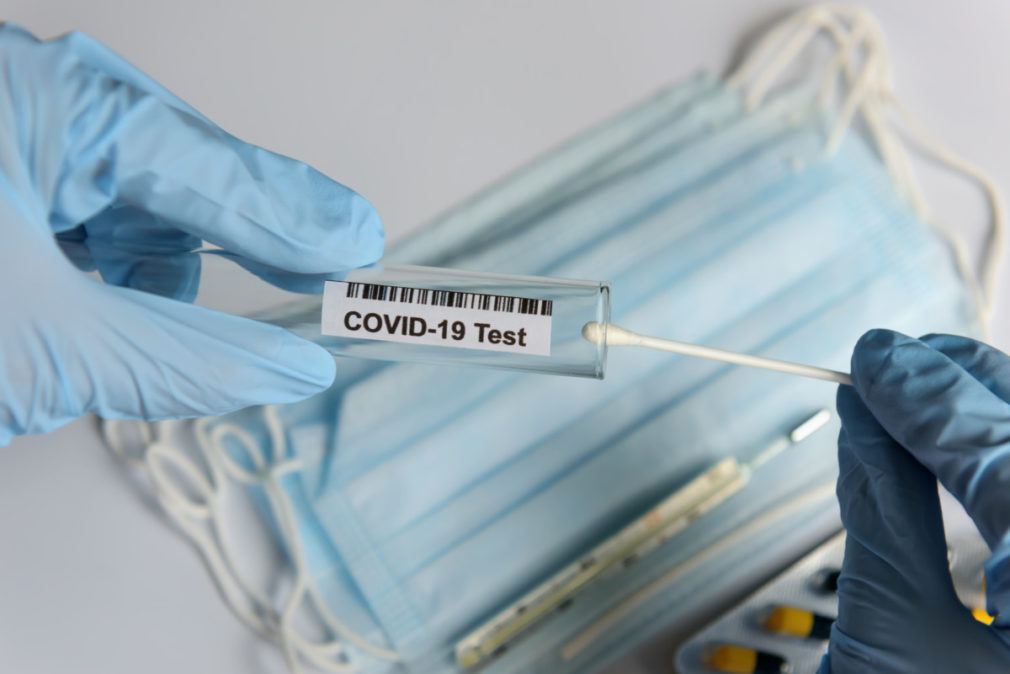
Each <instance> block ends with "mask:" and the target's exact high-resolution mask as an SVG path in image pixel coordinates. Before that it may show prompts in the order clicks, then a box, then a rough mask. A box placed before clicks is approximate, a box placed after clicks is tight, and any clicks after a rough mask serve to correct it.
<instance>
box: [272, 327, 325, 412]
mask: <svg viewBox="0 0 1010 674" xmlns="http://www.w3.org/2000/svg"><path fill="white" fill-rule="evenodd" d="M277 362H278V364H279V365H282V366H284V367H286V368H287V369H288V370H289V372H290V373H291V376H292V379H295V380H296V381H297V382H298V383H300V384H301V386H298V385H297V384H296V385H295V386H294V387H293V388H292V389H291V390H290V391H289V392H290V393H291V394H294V395H302V396H304V397H308V396H310V395H313V394H315V393H319V392H321V391H325V390H326V389H327V388H329V387H330V385H331V384H332V383H333V379H334V377H336V375H337V364H336V361H335V360H334V359H333V356H331V355H330V354H329V353H328V352H327V351H326V349H324V348H322V347H321V346H318V345H316V344H313V343H312V342H310V341H308V340H305V339H302V338H300V337H296V336H294V335H287V336H286V337H285V338H284V339H282V341H281V345H280V348H279V349H278V351H277Z"/></svg>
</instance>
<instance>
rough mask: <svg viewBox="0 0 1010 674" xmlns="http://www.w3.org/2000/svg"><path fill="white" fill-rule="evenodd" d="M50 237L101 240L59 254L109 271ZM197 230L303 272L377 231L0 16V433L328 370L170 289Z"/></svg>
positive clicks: (249, 394)
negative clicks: (173, 261)
mask: <svg viewBox="0 0 1010 674" xmlns="http://www.w3.org/2000/svg"><path fill="white" fill-rule="evenodd" d="M56 235H58V236H59V237H60V238H61V239H63V238H67V239H74V238H76V239H77V240H78V241H80V240H82V239H83V240H84V241H85V242H86V243H88V244H90V243H92V242H96V243H99V244H103V245H102V246H96V247H95V249H96V250H101V249H103V246H104V249H105V250H111V251H113V252H112V254H108V253H104V254H102V255H100V256H99V255H95V256H94V257H95V259H89V260H77V259H75V262H76V263H78V264H80V265H91V266H92V267H97V269H98V271H99V272H101V273H102V276H103V278H105V280H106V281H109V283H102V282H99V281H97V280H93V279H92V278H89V277H87V276H85V275H84V274H82V273H81V272H80V271H79V270H78V269H77V268H75V266H74V264H72V263H71V262H70V261H69V260H68V258H67V256H65V255H64V253H63V252H62V251H61V249H60V247H59V246H58V245H57V243H56V241H55V239H54V236H56ZM201 239H205V240H207V241H209V242H211V243H213V244H217V245H219V246H221V247H222V248H225V249H227V250H229V251H233V252H235V253H239V254H241V255H244V256H246V257H248V258H250V259H252V260H253V261H256V262H260V263H264V264H268V265H272V266H274V267H278V268H282V269H286V270H289V271H295V272H311V273H317V272H318V273H328V272H339V271H342V270H345V269H349V268H353V267H357V266H361V265H365V264H370V263H372V262H374V261H375V260H376V259H378V257H379V256H380V254H381V253H382V247H383V233H382V227H381V225H380V223H379V219H378V217H377V215H376V213H375V211H374V210H373V208H372V207H371V205H370V204H369V203H368V202H367V201H365V200H364V199H363V198H361V197H359V196H358V195H357V194H355V193H354V192H352V191H351V190H349V189H347V188H345V187H343V186H341V185H339V184H337V183H335V182H333V181H332V180H329V179H328V178H326V177H325V176H323V175H322V174H320V173H319V172H317V171H315V170H313V169H311V168H309V167H308V166H305V165H304V164H301V163H299V162H296V161H294V160H292V159H288V158H286V157H281V156H279V155H276V154H273V153H270V152H267V151H266V150H263V149H260V148H257V147H253V146H251V145H247V144H245V143H242V142H241V141H239V140H237V139H236V138H234V137H232V136H230V135H228V134H227V133H225V132H223V131H221V130H220V129H219V128H217V127H216V126H215V125H214V124H212V123H211V122H209V121H208V120H207V119H205V118H204V117H203V116H201V115H200V114H199V113H197V112H196V111H195V110H193V109H192V108H190V107H189V106H187V105H186V104H185V103H183V102H182V101H180V100H178V99H177V98H176V97H174V96H173V95H172V94H170V93H169V92H168V91H166V90H165V89H163V88H162V87H160V86H159V85H157V84H156V83H155V82H153V81H152V80H151V79H150V78H148V77H147V76H145V75H144V74H143V73H141V72H140V71H138V70H137V69H135V68H133V67H132V66H131V65H130V64H128V63H126V62H125V61H123V60H122V59H121V58H119V57H117V56H116V55H115V54H113V53H111V52H110V51H109V50H107V49H105V48H104V47H102V46H101V45H100V44H98V43H96V42H95V41H94V40H91V39H90V38H88V37H87V36H84V35H81V34H71V35H68V36H65V37H63V38H60V39H57V40H54V41H51V42H40V41H38V40H36V39H35V38H34V37H32V36H31V35H30V34H29V33H27V32H25V31H24V30H22V29H20V28H18V27H16V26H13V25H10V24H6V25H0V445H4V444H7V443H8V442H9V441H10V439H11V437H12V436H13V435H16V434H20V433H38V432H44V431H47V430H49V429H52V428H54V427H56V426H59V425H60V424H62V423H65V422H67V421H69V420H71V419H73V418H75V417H77V416H79V415H81V414H83V413H85V412H89V411H93V412H97V413H99V414H101V415H103V416H105V417H109V418H129V417H139V418H145V419H163V418H172V417H183V416H195V415H209V414H220V413H224V412H229V411H232V410H235V409H239V408H242V407H246V406H249V405H254V404H262V403H284V402H290V401H294V400H298V399H301V398H304V397H306V396H308V395H311V394H313V393H315V392H318V391H320V390H322V389H324V388H326V386H327V385H329V384H330V383H331V382H332V380H333V376H334V362H333V358H332V357H331V356H330V355H328V354H327V353H326V352H325V351H324V350H323V349H321V348H319V347H318V346H316V345H314V344H311V343H309V342H307V341H304V340H302V339H299V338H297V337H295V336H294V335H293V334H291V333H289V332H287V331H285V330H282V329H280V328H277V327H273V326H270V325H265V324H262V323H257V322H254V321H250V320H246V319H242V318H237V317H234V316H229V315H225V314H221V313H216V312H212V311H209V310H206V309H202V308H199V307H196V306H193V305H191V304H188V303H186V302H185V301H184V300H187V299H191V298H192V295H193V293H194V290H195V289H194V288H192V287H191V284H192V280H193V279H192V272H193V265H198V264H199V262H198V261H197V260H196V259H195V256H194V255H192V254H190V255H188V256H187V255H186V254H185V252H186V251H190V250H192V249H193V248H195V247H196V246H198V245H199V244H200V240H201ZM86 248H87V247H86ZM145 252H160V253H165V252H169V253H175V252H178V253H180V256H179V260H180V261H179V262H178V268H177V269H174V270H173V273H172V274H166V273H164V272H165V270H164V269H149V268H147V269H146V268H145V266H144V265H145V264H146V263H145V262H143V261H142V260H143V254H144V253H145ZM134 255H136V256H137V261H136V262H134V263H131V262H130V260H131V256H134ZM145 272H152V273H150V274H147V273H145ZM166 279H167V280H166ZM113 284H116V285H113ZM142 290H149V291H152V292H143V291H142Z"/></svg>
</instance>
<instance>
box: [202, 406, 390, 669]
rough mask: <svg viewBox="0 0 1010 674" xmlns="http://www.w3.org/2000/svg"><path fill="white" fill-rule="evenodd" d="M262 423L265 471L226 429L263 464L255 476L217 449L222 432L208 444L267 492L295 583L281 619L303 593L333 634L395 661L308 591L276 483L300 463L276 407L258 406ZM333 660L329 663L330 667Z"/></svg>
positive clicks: (320, 647)
mask: <svg viewBox="0 0 1010 674" xmlns="http://www.w3.org/2000/svg"><path fill="white" fill-rule="evenodd" d="M262 410H263V416H264V422H265V424H266V426H267V429H268V433H269V435H270V438H271V443H272V445H273V447H272V456H273V457H274V460H275V463H274V465H273V466H272V467H271V468H270V469H269V470H267V469H266V467H265V460H264V459H263V457H262V454H259V453H258V451H256V452H253V451H251V450H250V447H251V446H254V445H255V443H254V442H253V440H252V438H251V437H250V436H249V435H248V434H246V433H244V432H243V431H242V430H241V429H239V428H237V427H234V426H232V427H231V429H230V430H237V431H239V433H240V434H241V437H239V436H238V435H236V439H238V440H239V442H241V443H242V444H243V445H245V447H246V449H247V451H250V455H251V456H252V457H254V458H253V461H254V463H256V464H257V467H258V468H260V467H263V469H262V470H261V471H260V474H259V475H253V474H251V473H249V472H248V471H246V470H245V469H244V468H242V467H241V466H239V465H237V464H235V463H234V462H233V461H232V460H231V458H230V457H229V456H228V455H227V453H226V452H224V451H223V450H222V449H221V448H220V438H221V437H223V435H224V431H222V432H221V435H218V436H217V437H216V440H217V442H211V443H209V446H210V448H211V451H212V452H213V455H214V456H215V457H216V459H217V460H218V461H220V462H221V463H222V464H223V466H224V468H225V470H226V471H227V472H228V473H229V474H230V475H231V476H232V477H233V478H234V479H236V480H237V481H240V482H245V483H251V482H261V483H262V485H263V487H264V491H265V493H266V495H267V498H268V501H269V503H270V506H271V510H272V512H273V513H274V516H275V517H276V518H277V522H278V526H279V528H280V532H281V536H282V537H283V538H284V543H285V545H286V548H287V550H288V551H289V553H290V555H291V561H292V564H293V565H294V567H295V570H296V583H295V589H294V590H293V592H292V596H291V597H290V599H289V601H288V603H287V604H286V606H285V609H284V612H283V613H282V621H283V619H284V617H285V616H287V621H288V622H289V623H290V621H291V620H292V619H293V616H294V611H295V609H296V608H297V606H298V605H299V603H300V602H301V600H302V599H303V598H304V596H306V595H307V596H309V597H310V598H311V599H312V603H313V608H314V609H315V610H316V612H317V613H318V614H319V616H320V617H321V618H322V619H323V622H324V623H326V625H327V626H328V627H329V628H330V629H331V630H333V632H334V633H336V634H338V635H340V636H341V637H343V638H345V639H347V640H348V641H350V642H351V643H353V644H355V645H356V646H358V647H359V648H361V649H362V650H363V651H365V652H368V653H370V654H372V655H375V656H376V657H380V658H383V659H386V660H399V659H400V656H399V654H398V653H396V652H395V651H393V650H390V649H387V648H383V647H381V646H377V645H376V644H373V643H371V642H370V641H368V640H367V639H364V638H363V637H362V636H361V635H359V634H358V633H357V632H355V631H354V630H352V629H350V628H349V627H347V626H346V625H345V624H343V623H342V622H341V621H340V620H338V619H337V618H336V617H334V616H333V615H332V614H331V613H330V612H329V610H328V609H326V607H325V605H323V603H322V602H320V601H318V599H317V598H316V597H315V594H314V593H313V592H312V591H311V588H310V587H309V585H308V582H307V578H308V565H307V563H306V562H305V559H304V553H303V549H302V546H301V539H300V536H299V534H298V528H297V518H296V517H295V515H294V511H293V507H292V505H291V501H290V498H289V497H288V495H287V493H286V492H285V491H284V489H283V486H282V485H281V484H280V481H279V478H281V477H282V476H283V475H284V474H286V473H288V472H291V471H294V470H299V469H300V468H301V464H300V462H298V461H297V460H290V459H287V458H286V457H287V440H286V436H285V432H284V427H283V424H282V423H281V422H280V420H279V419H278V417H277V411H276V407H274V406H267V407H264V408H262ZM261 461H263V462H262V463H261ZM291 636H292V637H293V638H294V639H295V641H296V642H298V643H299V644H300V645H302V647H303V648H304V647H312V649H311V650H315V651H316V652H317V653H318V652H330V651H332V650H333V647H334V644H337V643H338V642H330V643H328V644H313V643H311V642H308V641H305V640H304V639H302V638H301V637H300V635H297V634H292V635H291ZM305 655H306V656H307V657H309V658H310V659H313V658H312V657H311V655H309V653H305ZM332 665H333V663H330V666H332Z"/></svg>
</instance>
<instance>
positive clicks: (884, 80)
mask: <svg viewBox="0 0 1010 674" xmlns="http://www.w3.org/2000/svg"><path fill="white" fill-rule="evenodd" d="M824 10H828V11H829V12H832V11H833V12H835V13H836V15H837V16H831V14H830V13H829V14H827V15H825V14H824V13H823V12H824ZM839 17H846V18H848V19H849V20H850V21H851V22H852V23H853V27H852V29H851V31H846V30H845V28H844V27H843V26H840V25H839V23H838V18H839ZM795 26H799V28H796V30H797V31H798V32H797V33H796V34H794V35H793V37H792V38H791V39H788V40H787V41H786V46H785V47H784V48H783V49H782V51H781V52H780V53H779V54H778V55H777V56H776V57H774V58H773V59H772V62H771V63H770V64H769V65H768V67H767V68H766V70H765V71H764V72H762V74H761V75H760V76H759V78H758V80H757V82H755V84H754V85H752V86H753V88H752V89H751V91H750V92H749V94H748V96H747V104H748V107H753V106H756V105H758V104H760V101H761V100H762V98H763V96H764V95H765V94H766V93H767V89H768V88H769V87H770V86H771V84H772V82H774V80H775V78H776V77H777V76H778V75H779V74H780V72H781V70H782V69H784V68H785V67H786V66H787V65H788V64H789V63H790V62H791V61H792V60H793V59H795V58H796V57H797V56H798V55H799V53H800V51H801V50H802V48H803V47H804V46H806V44H808V42H809V41H810V40H811V39H812V38H813V36H814V35H816V33H817V32H818V30H819V29H820V28H824V29H825V30H826V31H827V32H828V33H829V34H831V36H832V37H833V38H834V39H835V42H836V44H837V46H838V49H839V53H838V54H836V56H835V57H834V58H833V59H832V61H831V62H830V64H829V71H828V74H832V73H833V69H834V68H835V67H837V62H838V61H839V60H841V62H842V63H844V72H845V73H846V75H847V80H848V81H847V83H848V84H849V86H850V88H851V89H853V90H851V91H850V92H849V94H848V95H847V96H846V99H845V101H844V103H843V107H842V113H841V116H840V119H839V120H838V123H836V125H835V127H834V128H833V129H832V132H831V134H830V135H829V142H828V144H827V146H826V150H828V151H829V152H830V151H832V150H834V149H836V148H837V145H838V144H839V143H840V141H841V138H842V136H843V135H844V132H845V130H846V129H847V127H848V125H849V124H851V120H852V118H853V117H854V115H855V111H856V110H857V109H858V110H859V112H860V113H861V115H862V116H863V118H864V119H865V120H866V122H867V126H868V127H869V130H870V132H871V134H872V135H873V138H874V142H875V143H876V144H877V147H878V149H879V150H880V152H881V156H882V158H883V160H884V165H885V166H886V167H887V170H888V172H889V173H890V174H891V177H892V179H893V180H894V182H895V185H896V187H897V188H898V190H899V192H900V193H901V194H903V195H904V196H905V197H906V198H907V199H908V200H909V202H910V203H911V204H912V207H913V208H914V209H915V210H916V212H917V213H918V214H919V215H920V217H922V218H923V219H924V220H926V221H927V222H929V223H930V225H931V226H933V227H934V229H936V230H937V231H938V232H939V233H940V234H941V235H942V236H943V237H944V238H945V239H946V240H947V241H948V244H949V245H950V246H951V249H952V252H953V253H954V257H955V262H956V264H957V267H958V270H959V272H960V274H961V276H962V277H963V278H964V280H965V282H966V284H967V286H968V288H969V291H970V292H971V294H972V298H973V301H974V302H975V305H976V308H977V310H978V312H979V315H980V317H981V318H982V328H983V331H984V332H985V333H986V335H985V336H986V338H988V327H989V318H990V316H991V313H992V298H993V297H994V295H995V292H996V287H997V282H998V269H999V267H1000V265H1001V263H1002V258H1003V249H1002V245H1003V241H1004V236H1005V219H1004V218H1005V215H1004V208H1003V202H1002V198H1001V196H1000V194H999V191H998V189H997V188H996V186H995V184H994V183H993V181H992V180H991V179H990V178H989V177H988V176H987V175H985V173H984V172H982V171H980V170H979V169H977V168H976V167H974V166H973V165H971V164H969V163H968V162H965V161H964V160H962V159H960V158H958V157H957V156H955V155H954V154H953V153H951V152H950V151H948V150H947V149H946V148H945V147H944V146H943V145H942V144H941V143H939V142H938V141H937V140H936V139H935V138H934V137H932V136H931V135H930V134H928V132H926V131H925V129H923V127H922V125H921V124H920V123H919V122H918V121H917V120H916V119H915V118H914V117H913V116H912V115H911V113H910V112H909V111H908V110H907V108H905V107H904V106H903V105H901V104H900V102H898V100H897V98H896V97H895V96H894V94H893V89H892V87H891V84H890V67H889V59H888V58H887V55H886V48H885V45H884V39H883V31H882V30H881V29H880V27H879V24H878V23H877V22H876V20H875V19H874V18H873V16H872V15H871V14H869V13H868V12H867V11H866V10H864V9H862V8H859V7H851V6H845V5H827V6H824V7H815V8H812V9H810V10H802V11H801V12H799V13H798V14H797V15H795V16H793V17H790V18H789V19H786V20H785V21H783V22H782V24H781V25H780V26H777V27H776V28H773V29H772V30H771V31H770V32H769V34H768V36H766V37H765V38H764V39H762V41H761V42H760V43H759V45H758V47H757V48H756V49H755V51H754V53H752V55H751V56H749V57H748V58H747V59H746V60H745V61H744V63H743V65H742V66H741V67H740V68H739V69H738V70H737V71H736V72H735V73H734V74H733V75H731V77H730V78H729V79H728V80H727V84H728V85H729V86H732V87H737V86H742V82H743V81H744V80H745V79H746V78H747V77H748V76H749V75H750V74H751V71H753V70H754V69H755V68H756V67H757V64H758V63H760V62H761V61H763V60H765V59H766V58H767V56H768V54H769V53H770V52H771V50H772V48H773V47H774V46H775V44H776V43H778V42H781V40H782V36H783V35H785V34H786V33H787V32H788V30H789V29H790V28H794V27H795ZM867 32H868V34H867V35H866V36H865V37H864V35H863V34H864V33H867ZM857 39H858V40H859V41H860V42H863V43H865V50H866V54H865V57H864V64H863V69H862V72H861V74H860V76H859V77H858V78H857V82H856V83H855V84H854V83H853V82H852V77H851V75H852V73H853V70H852V59H853V55H852V54H851V48H852V45H853V41H854V40H857ZM826 88H827V87H826V84H825V83H823V82H822V87H821V96H820V101H821V103H822V104H824V102H825V101H826V98H827V94H826V92H825V90H826ZM885 103H890V104H891V105H892V106H894V108H895V109H896V110H898V111H899V114H900V115H901V116H902V117H903V118H904V119H905V121H906V123H907V124H908V125H909V126H910V127H912V134H913V135H914V136H915V137H916V139H917V140H918V141H919V142H920V143H922V145H923V147H924V149H925V150H926V151H927V152H928V153H929V154H931V155H932V156H933V157H934V158H935V159H937V160H938V161H940V162H942V163H944V164H946V165H947V166H949V167H950V168H952V169H954V170H955V171H957V172H960V173H962V174H964V175H967V176H968V177H969V178H971V179H973V180H975V181H976V182H977V183H978V184H979V185H980V186H981V187H982V188H983V190H984V191H985V193H986V196H987V198H988V200H989V202H990V210H991V214H992V223H991V227H990V232H989V235H988V237H987V238H988V245H987V247H986V251H985V253H984V255H983V262H982V264H981V268H980V270H979V271H978V272H976V271H975V270H974V266H973V265H972V264H971V261H970V259H969V256H968V254H967V251H966V249H965V246H964V243H963V241H962V240H961V239H960V237H957V236H954V235H953V233H952V232H951V231H950V230H949V229H948V228H947V227H945V226H943V225H942V224H940V223H938V222H936V221H935V220H934V219H932V218H931V217H930V216H929V209H928V208H927V206H926V201H925V197H924V195H923V193H922V190H921V188H920V187H919V184H918V181H917V180H916V179H915V176H914V172H913V171H912V169H911V165H910V162H909V159H908V154H907V152H906V151H905V149H904V148H903V147H902V146H901V145H900V143H899V142H898V141H897V139H896V137H895V134H894V132H893V131H891V130H890V129H887V128H886V124H885V123H884V121H883V120H882V118H881V114H880V112H879V109H880V108H881V107H883V106H884V104H885ZM843 122H844V124H843ZM983 286H984V290H983Z"/></svg>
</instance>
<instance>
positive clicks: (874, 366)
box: [852, 328, 918, 393]
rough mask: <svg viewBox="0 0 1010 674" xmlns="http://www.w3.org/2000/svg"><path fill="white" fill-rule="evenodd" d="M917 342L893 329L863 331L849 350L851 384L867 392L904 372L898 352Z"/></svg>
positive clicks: (900, 355) (902, 359) (901, 356)
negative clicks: (851, 349)
mask: <svg viewBox="0 0 1010 674" xmlns="http://www.w3.org/2000/svg"><path fill="white" fill-rule="evenodd" d="M913 342H918V340H915V339H912V338H911V337H909V336H907V335H903V334H901V333H900V332H895V331H894V330H886V329H883V328H877V329H874V330H870V331H868V332H866V333H865V334H864V335H863V336H862V337H860V338H859V341H858V342H856V346H855V348H854V349H853V351H852V383H853V385H854V386H855V388H856V390H857V391H860V392H861V393H868V392H869V391H871V390H872V389H873V388H874V387H875V386H876V385H877V384H878V383H879V382H880V381H881V380H882V379H883V378H892V377H894V376H896V375H898V374H900V373H903V372H905V371H906V370H907V367H906V366H905V363H904V362H903V361H904V358H903V356H904V354H901V353H899V350H900V349H901V348H902V347H903V346H906V345H908V344H910V343H913Z"/></svg>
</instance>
